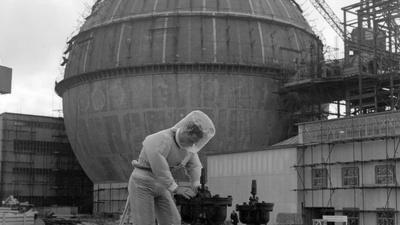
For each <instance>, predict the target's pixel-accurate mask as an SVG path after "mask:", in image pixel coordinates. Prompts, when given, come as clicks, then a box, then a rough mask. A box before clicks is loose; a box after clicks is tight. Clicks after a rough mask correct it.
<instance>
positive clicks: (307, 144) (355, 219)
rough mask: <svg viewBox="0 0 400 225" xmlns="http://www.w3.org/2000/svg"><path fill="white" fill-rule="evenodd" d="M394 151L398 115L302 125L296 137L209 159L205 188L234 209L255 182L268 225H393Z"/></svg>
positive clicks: (399, 156) (397, 203) (398, 198)
mask: <svg viewBox="0 0 400 225" xmlns="http://www.w3.org/2000/svg"><path fill="white" fill-rule="evenodd" d="M288 143H290V144H289V145H288ZM399 146H400V112H385V113H375V114H367V115H363V116H355V117H348V118H342V119H334V120H325V121H315V122H309V123H302V124H299V135H298V137H294V138H291V139H288V140H286V141H284V142H282V143H279V144H277V145H274V146H272V147H269V148H266V149H263V150H261V151H255V152H246V153H236V154H223V155H212V156H208V171H207V174H208V185H209V187H210V190H211V191H212V192H213V193H218V194H221V195H232V196H233V199H234V204H238V203H240V204H241V203H242V202H247V201H248V198H249V196H250V185H251V180H252V179H256V180H257V184H258V196H259V198H260V200H263V201H266V202H272V203H274V204H275V206H274V210H273V212H272V213H271V220H270V223H269V224H306V225H310V224H312V223H313V219H322V217H323V215H336V216H343V215H345V216H347V218H348V222H349V223H348V224H350V225H358V224H364V225H394V224H399V222H400V220H399V216H398V213H399V207H400V195H399V188H400V186H399V184H398V179H397V177H396V174H399V173H400V165H399V161H400V151H399ZM232 209H234V208H230V209H229V210H232Z"/></svg>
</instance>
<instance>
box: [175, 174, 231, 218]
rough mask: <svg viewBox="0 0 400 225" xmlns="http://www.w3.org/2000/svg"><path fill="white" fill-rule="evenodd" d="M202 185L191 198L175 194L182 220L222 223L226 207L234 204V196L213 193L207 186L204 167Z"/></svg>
mask: <svg viewBox="0 0 400 225" xmlns="http://www.w3.org/2000/svg"><path fill="white" fill-rule="evenodd" d="M200 183H201V187H200V188H199V190H198V193H197V195H196V196H195V197H194V198H191V199H185V198H183V197H182V196H175V199H176V204H177V205H178V206H180V214H181V217H182V222H185V223H189V224H191V225H221V224H223V223H224V221H225V218H226V208H227V206H231V205H232V197H231V196H228V197H226V198H223V197H220V196H219V195H214V196H212V195H211V192H210V191H209V190H208V187H207V186H205V183H206V181H205V173H204V168H203V169H202V170H201V179H200Z"/></svg>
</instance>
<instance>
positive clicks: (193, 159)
mask: <svg viewBox="0 0 400 225" xmlns="http://www.w3.org/2000/svg"><path fill="white" fill-rule="evenodd" d="M214 135H215V127H214V124H213V122H212V121H211V119H210V118H209V117H208V116H207V115H206V114H205V113H203V112H201V111H199V110H196V111H193V112H191V113H189V114H188V115H187V116H186V117H185V118H183V119H182V120H181V121H179V122H178V123H177V124H176V125H175V126H174V127H172V128H169V129H165V130H162V131H159V132H157V133H154V134H151V135H149V136H147V137H146V138H145V140H144V141H143V147H142V150H141V152H140V155H139V159H138V160H133V161H132V164H133V166H134V167H135V168H134V170H133V172H132V175H131V177H130V179H129V185H128V191H129V204H130V209H131V212H130V215H131V216H132V217H133V218H132V219H133V223H134V224H135V225H154V224H155V219H157V222H158V224H159V225H181V217H180V215H179V212H178V209H177V207H176V205H175V203H174V200H173V198H172V196H173V194H177V195H181V196H183V197H185V198H191V197H193V196H195V195H196V193H197V189H198V187H199V186H200V175H201V168H202V165H201V162H200V159H199V156H198V155H197V153H198V151H200V150H201V149H202V148H203V147H204V146H205V145H206V144H207V143H208V141H209V140H210V139H211V138H212V137H213V136H214ZM179 168H185V169H186V172H187V174H188V175H189V177H190V182H191V187H182V186H178V185H177V183H176V182H175V180H174V178H173V177H172V173H171V172H172V171H174V170H176V169H179Z"/></svg>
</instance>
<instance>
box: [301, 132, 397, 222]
mask: <svg viewBox="0 0 400 225" xmlns="http://www.w3.org/2000/svg"><path fill="white" fill-rule="evenodd" d="M399 143H400V138H399V137H391V138H381V139H377V140H372V139H369V140H363V141H354V142H346V143H330V144H319V145H312V146H307V147H305V148H299V158H298V160H299V162H298V165H306V166H305V167H297V170H298V171H299V175H301V180H303V181H304V186H303V184H300V186H299V189H300V190H301V189H307V190H306V191H304V192H302V191H300V194H299V196H301V199H302V200H301V201H302V202H304V205H305V207H332V208H334V209H335V210H336V212H335V214H337V215H340V214H342V212H341V210H343V209H345V208H357V209H359V210H360V211H363V212H360V224H365V225H369V224H371V225H372V224H377V218H376V217H377V216H376V215H377V212H376V211H377V210H378V209H380V208H385V207H386V208H390V209H393V210H396V211H397V210H398V208H399V207H400V195H398V189H399V187H398V186H396V185H397V181H398V179H397V180H396V178H395V179H394V181H393V183H389V184H387V185H386V184H385V183H384V184H377V180H376V171H375V170H376V166H386V165H393V167H394V171H395V175H396V174H399V173H400V165H399V160H398V157H399V151H398V148H399ZM344 167H357V168H358V177H359V178H358V185H354V186H351V185H345V181H344V180H343V171H342V168H344ZM324 168H325V169H326V171H327V176H326V181H327V188H326V189H321V188H319V187H314V188H313V185H312V179H313V175H312V170H313V169H324ZM314 178H315V177H314ZM353 187H354V188H353ZM398 222H399V220H398V219H397V223H395V224H398Z"/></svg>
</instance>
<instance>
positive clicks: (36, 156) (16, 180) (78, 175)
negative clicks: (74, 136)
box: [0, 113, 92, 212]
mask: <svg viewBox="0 0 400 225" xmlns="http://www.w3.org/2000/svg"><path fill="white" fill-rule="evenodd" d="M0 123H1V124H2V125H3V126H0V128H1V129H0V132H1V133H0V134H1V136H0V138H1V146H2V149H1V158H0V162H1V188H0V198H1V199H5V198H7V197H8V196H9V195H14V196H15V197H16V198H17V199H18V200H20V201H28V202H30V203H32V204H34V205H35V206H49V205H53V204H56V205H61V206H72V205H73V206H78V207H79V209H80V211H81V212H91V207H92V203H91V201H92V183H91V181H90V180H89V178H88V177H87V176H86V174H85V173H84V172H83V170H82V168H81V167H80V165H79V163H78V161H77V160H76V158H75V156H74V154H73V152H72V149H71V146H70V144H69V142H68V139H67V136H66V133H65V127H64V121H63V119H62V118H52V117H42V116H32V115H22V114H11V113H3V114H1V115H0ZM1 124H0V125H1Z"/></svg>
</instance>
